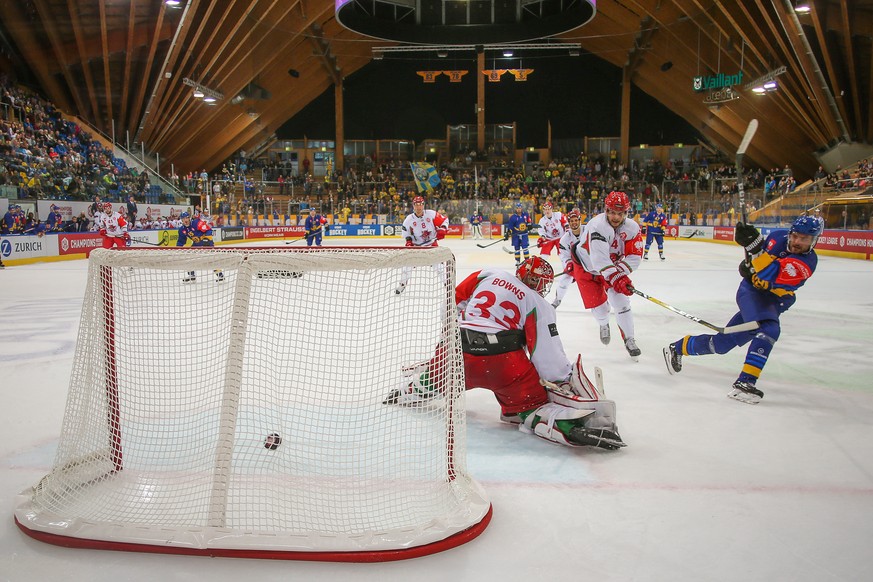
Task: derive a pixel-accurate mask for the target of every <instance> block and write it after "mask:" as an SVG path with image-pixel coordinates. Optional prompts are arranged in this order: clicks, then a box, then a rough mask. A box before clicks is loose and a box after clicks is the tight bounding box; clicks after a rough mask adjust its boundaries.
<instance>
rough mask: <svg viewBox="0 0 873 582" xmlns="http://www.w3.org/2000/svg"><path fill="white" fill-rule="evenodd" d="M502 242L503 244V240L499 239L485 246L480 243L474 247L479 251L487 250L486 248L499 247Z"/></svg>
mask: <svg viewBox="0 0 873 582" xmlns="http://www.w3.org/2000/svg"><path fill="white" fill-rule="evenodd" d="M502 242H503V239H502V238H499V239H497V240H496V241H494V242H490V243H488V244H487V245H483V244H482V243H476V246H477V247H479V248H480V249H487V248H488V247H493V246H494V245H499V244H500V243H502Z"/></svg>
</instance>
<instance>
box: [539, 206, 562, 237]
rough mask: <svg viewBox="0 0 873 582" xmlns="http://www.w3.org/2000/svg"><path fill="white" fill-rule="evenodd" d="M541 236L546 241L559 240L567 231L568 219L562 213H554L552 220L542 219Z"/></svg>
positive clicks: (544, 217) (540, 223)
mask: <svg viewBox="0 0 873 582" xmlns="http://www.w3.org/2000/svg"><path fill="white" fill-rule="evenodd" d="M539 225H540V236H541V237H542V238H544V239H545V240H557V239H559V238H561V236H562V235H563V234H564V232H566V231H567V219H566V218H564V215H563V214H562V213H560V212H552V216H551V218H549V217H547V216H546V215H543V217H542V218H540V222H539Z"/></svg>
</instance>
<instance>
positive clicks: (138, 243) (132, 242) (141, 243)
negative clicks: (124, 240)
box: [130, 237, 167, 247]
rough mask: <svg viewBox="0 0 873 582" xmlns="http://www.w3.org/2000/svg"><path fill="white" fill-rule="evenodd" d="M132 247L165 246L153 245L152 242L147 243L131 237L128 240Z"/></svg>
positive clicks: (163, 245)
mask: <svg viewBox="0 0 873 582" xmlns="http://www.w3.org/2000/svg"><path fill="white" fill-rule="evenodd" d="M133 245H149V246H150V247H165V246H167V245H165V244H164V243H153V242H148V241H146V240H138V239H135V238H133V237H131V238H130V246H133Z"/></svg>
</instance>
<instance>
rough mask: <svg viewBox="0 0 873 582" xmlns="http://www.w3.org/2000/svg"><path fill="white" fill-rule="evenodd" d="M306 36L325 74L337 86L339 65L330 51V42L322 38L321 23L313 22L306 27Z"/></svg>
mask: <svg viewBox="0 0 873 582" xmlns="http://www.w3.org/2000/svg"><path fill="white" fill-rule="evenodd" d="M306 30H307V32H308V33H309V34H308V35H307V38H308V39H309V42H310V43H311V44H312V47H313V49H314V52H313V55H314V56H316V57H317V58H318V59H319V61H321V64H322V66H323V67H324V70H325V72H327V75H328V76H329V77H330V78H331V80H333V84H334V85H337V86H339V84H340V83H342V78H341V75H340V70H339V65H337V63H336V57H335V56H334V55H333V53H332V52H331V48H330V43H329V42H328V41H326V40H325V38H324V31H323V30H322V29H321V25H320V24H318V23H317V22H313V23H312V24H310V25H309V26H308V27H307V28H306Z"/></svg>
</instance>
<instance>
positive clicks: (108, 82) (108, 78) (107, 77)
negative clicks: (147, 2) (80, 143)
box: [100, 0, 133, 139]
mask: <svg viewBox="0 0 873 582" xmlns="http://www.w3.org/2000/svg"><path fill="white" fill-rule="evenodd" d="M131 3H133V0H131ZM107 29H108V27H107V26H106V0H100V41H101V43H102V45H103V86H104V90H105V91H106V114H107V118H108V119H109V120H110V121H109V125H110V126H111V125H112V120H113V119H115V113H114V112H113V109H112V101H113V96H112V75H111V73H110V71H109V35H108V30H107ZM105 127H106V126H105V125H104V128H105ZM110 132H111V129H110V131H105V130H104V133H110ZM112 133H114V132H112ZM112 137H113V139H114V138H115V135H113V136H112Z"/></svg>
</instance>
